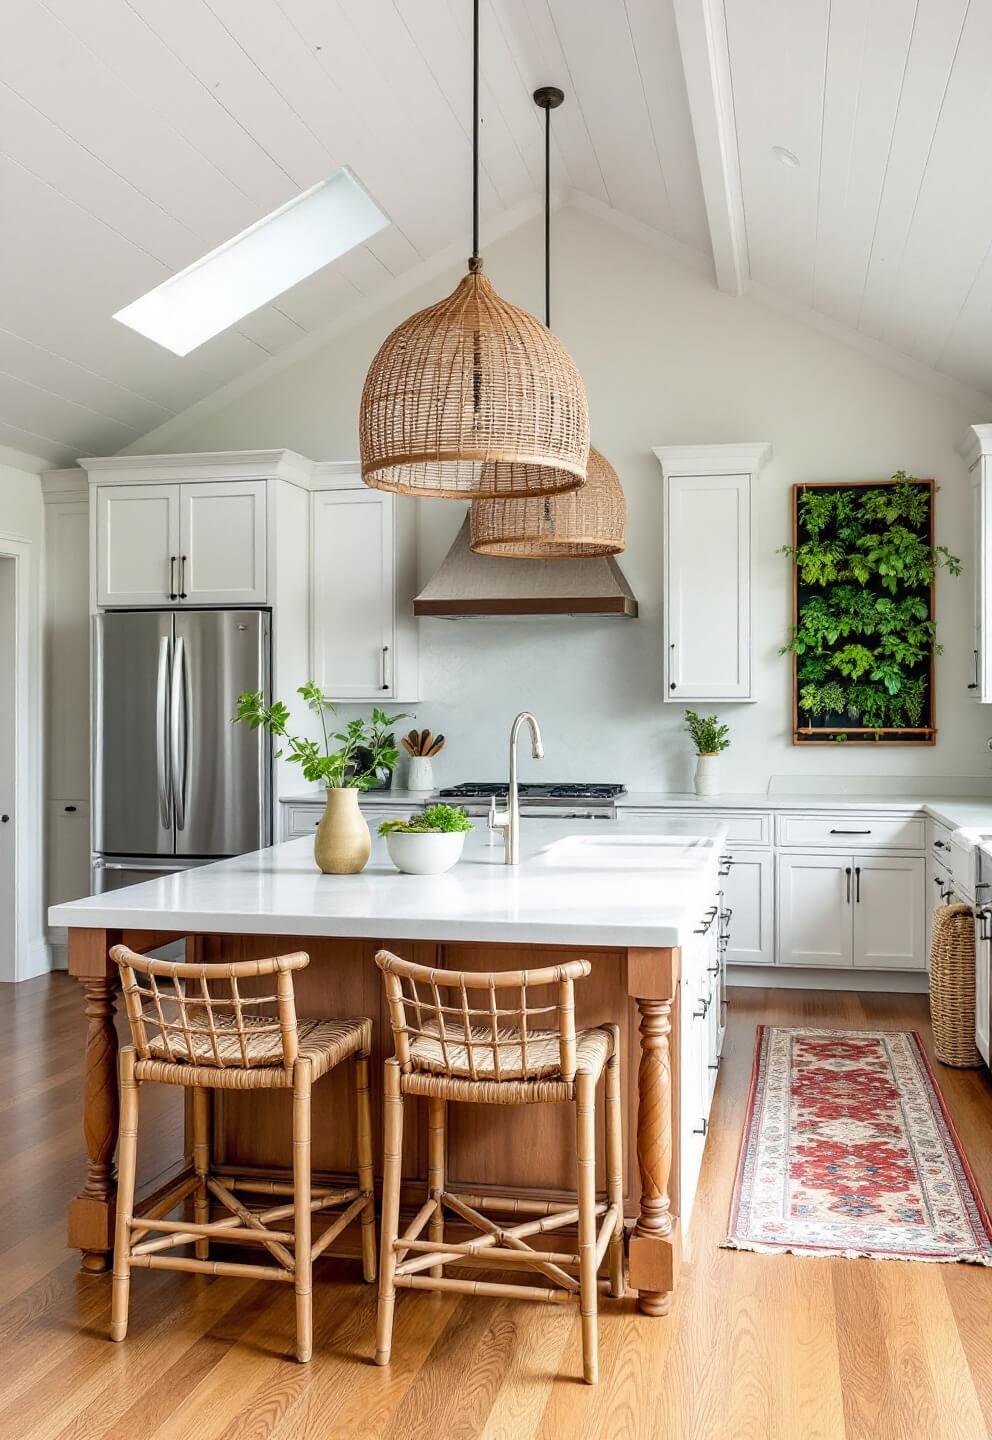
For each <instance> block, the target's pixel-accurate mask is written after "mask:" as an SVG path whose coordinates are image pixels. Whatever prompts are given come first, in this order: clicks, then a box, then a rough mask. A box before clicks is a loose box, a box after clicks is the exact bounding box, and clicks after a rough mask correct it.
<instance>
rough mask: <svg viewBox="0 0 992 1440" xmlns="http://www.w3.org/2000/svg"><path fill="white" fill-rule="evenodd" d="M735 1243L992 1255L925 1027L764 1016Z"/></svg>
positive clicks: (991, 1230) (974, 1258)
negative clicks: (808, 1022)
mask: <svg viewBox="0 0 992 1440" xmlns="http://www.w3.org/2000/svg"><path fill="white" fill-rule="evenodd" d="M726 1245H727V1247H729V1248H730V1249H735V1250H758V1251H761V1252H765V1253H769V1254H774V1253H776V1252H780V1251H785V1250H788V1251H792V1252H794V1253H796V1254H799V1255H845V1256H849V1257H851V1258H855V1257H858V1256H865V1257H870V1258H872V1259H876V1260H931V1261H952V1260H964V1261H968V1262H970V1263H972V1264H977V1265H992V1225H990V1223H989V1216H988V1213H987V1211H986V1209H985V1206H984V1205H983V1203H982V1199H981V1196H980V1195H979V1193H978V1189H977V1187H976V1185H975V1182H974V1180H973V1178H972V1175H971V1171H970V1170H969V1168H968V1162H967V1160H966V1159H965V1157H964V1155H963V1154H962V1153H961V1147H960V1144H959V1142H958V1138H957V1135H956V1134H955V1133H954V1127H953V1125H952V1124H951V1120H950V1116H949V1115H948V1113H947V1110H946V1109H945V1107H944V1102H943V1100H942V1099H941V1096H940V1092H939V1091H938V1089H937V1086H936V1084H935V1082H934V1076H933V1072H932V1070H931V1069H930V1064H929V1061H928V1060H927V1057H926V1053H925V1051H924V1049H923V1044H922V1042H921V1040H920V1037H919V1035H917V1034H916V1032H915V1031H905V1030H902V1031H890V1030H857V1031H855V1030H808V1029H782V1028H779V1027H777V1026H764V1025H759V1027H758V1035H757V1042H756V1044H755V1053H754V1069H753V1071H752V1075H751V1093H750V1096H749V1098H748V1107H747V1117H746V1120H745V1125H744V1138H743V1141H742V1144H741V1154H740V1160H739V1161H738V1166H737V1179H736V1182H735V1184H734V1197H733V1201H732V1203H731V1210H730V1234H729V1236H728V1237H727V1240H726Z"/></svg>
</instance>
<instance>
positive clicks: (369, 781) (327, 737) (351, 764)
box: [235, 680, 409, 790]
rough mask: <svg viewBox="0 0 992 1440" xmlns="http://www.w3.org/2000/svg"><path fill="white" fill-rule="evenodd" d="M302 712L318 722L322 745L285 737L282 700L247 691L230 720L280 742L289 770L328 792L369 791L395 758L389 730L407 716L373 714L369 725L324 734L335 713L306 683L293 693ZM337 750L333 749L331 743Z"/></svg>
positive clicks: (355, 722)
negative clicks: (298, 771) (297, 770)
mask: <svg viewBox="0 0 992 1440" xmlns="http://www.w3.org/2000/svg"><path fill="white" fill-rule="evenodd" d="M296 693H297V694H298V695H299V696H301V698H302V699H303V700H304V701H305V703H306V706H307V709H308V710H310V711H312V712H313V714H315V715H317V716H318V717H319V719H320V728H321V741H320V742H318V741H316V740H311V739H310V738H309V736H304V735H291V734H290V733H289V729H288V726H289V719H290V715H289V707H288V706H287V705H285V704H284V703H283V702H282V701H281V700H273V701H271V702H270V703H266V700H265V695H264V692H263V691H261V690H247V691H245V693H244V694H243V695H239V696H238V705H237V714H236V716H235V719H236V720H237V721H240V722H241V723H242V724H244V725H248V726H249V727H250V728H251V729H252V730H259V729H263V730H268V731H269V733H270V734H271V735H274V736H276V737H277V738H278V739H280V740H282V741H284V742H285V749H284V750H282V749H281V750H277V751H276V755H277V756H281V755H285V757H286V759H287V760H288V761H289V763H290V764H291V765H299V767H300V769H301V770H302V772H303V778H304V780H306V781H308V782H309V783H310V784H312V785H323V786H325V787H326V788H327V789H333V790H368V789H369V787H370V786H372V785H374V784H375V783H376V779H377V776H378V772H379V771H380V770H392V769H394V768H395V766H396V763H397V761H398V760H399V758H400V752H399V750H398V749H397V747H396V741H395V737H394V736H393V734H392V733H391V728H390V727H391V726H393V725H395V724H397V722H398V721H400V720H406V719H408V718H409V717H408V716H407V715H406V714H405V713H404V714H399V715H387V714H386V713H385V711H384V710H380V709H378V708H376V709H373V711H372V717H371V719H370V720H363V719H356V720H349V721H348V723H347V725H346V726H345V728H344V729H343V730H335V731H329V729H328V724H327V717H328V715H329V714H331V715H333V714H334V713H335V706H334V704H333V702H332V701H331V699H330V697H329V696H327V695H325V694H324V692H323V690H321V688H320V686H319V685H317V684H315V683H314V681H313V680H308V681H307V682H306V684H305V685H301V686H300V688H299V690H298V691H297V692H296ZM334 741H336V742H337V745H336V747H333V748H332V742H334Z"/></svg>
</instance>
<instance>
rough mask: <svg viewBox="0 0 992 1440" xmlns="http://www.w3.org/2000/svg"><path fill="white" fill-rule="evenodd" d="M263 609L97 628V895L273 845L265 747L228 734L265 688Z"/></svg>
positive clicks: (104, 621) (238, 729)
mask: <svg viewBox="0 0 992 1440" xmlns="http://www.w3.org/2000/svg"><path fill="white" fill-rule="evenodd" d="M269 621H270V617H269V614H268V612H267V611H263V610H180V611H177V610H113V611H104V612H103V614H101V615H98V616H97V618H96V622H95V625H96V630H95V639H94V667H93V669H94V690H93V697H94V699H93V704H94V715H93V738H94V755H93V794H94V798H95V807H94V822H93V848H94V855H93V885H94V889H95V891H96V892H97V893H98V894H99V893H102V892H103V891H107V890H116V889H119V888H120V887H121V886H122V885H132V884H135V883H136V882H137V881H139V880H147V879H150V878H152V876H154V875H165V874H168V873H169V872H171V871H176V870H185V869H187V868H189V867H190V866H193V865H199V864H204V863H205V862H207V861H210V860H219V859H222V858H224V857H225V856H230V855H241V854H244V853H245V852H246V851H248V850H258V849H260V848H261V847H262V846H264V845H269V844H271V840H272V792H271V767H272V749H271V743H270V741H269V739H268V736H267V735H266V734H265V732H264V731H261V730H250V729H249V728H248V727H247V726H245V725H236V724H233V723H232V722H233V719H234V715H235V710H236V703H237V698H238V696H239V695H240V694H242V693H243V692H244V691H245V690H264V691H266V692H268V690H269V672H270V660H269Z"/></svg>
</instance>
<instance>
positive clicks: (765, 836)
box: [617, 806, 772, 845]
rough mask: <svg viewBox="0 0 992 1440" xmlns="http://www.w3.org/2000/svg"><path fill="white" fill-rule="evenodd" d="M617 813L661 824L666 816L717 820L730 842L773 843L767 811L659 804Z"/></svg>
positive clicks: (623, 808) (622, 809)
mask: <svg viewBox="0 0 992 1440" xmlns="http://www.w3.org/2000/svg"><path fill="white" fill-rule="evenodd" d="M617 814H618V815H619V816H620V817H623V816H629V817H630V818H631V819H635V820H656V821H657V822H658V824H659V825H661V824H662V822H663V821H664V820H665V818H666V816H667V817H671V818H672V819H675V820H711V821H712V820H715V821H716V822H717V823H718V824H720V825H726V827H727V844H728V845H770V844H771V843H772V817H771V815H770V814H768V813H767V812H765V813H763V814H752V813H749V812H747V811H742V810H715V809H714V810H710V809H709V808H708V807H707V808H706V809H704V808H703V807H702V806H699V807H698V808H697V807H693V809H691V810H670V809H669V808H668V807H667V806H665V807H661V806H659V807H658V808H657V809H655V808H654V807H651V806H639V807H637V808H633V807H628V806H622V807H620V809H618V811H617Z"/></svg>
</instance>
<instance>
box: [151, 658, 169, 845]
mask: <svg viewBox="0 0 992 1440" xmlns="http://www.w3.org/2000/svg"><path fill="white" fill-rule="evenodd" d="M171 649H172V643H171V641H170V639H169V637H168V635H163V636H161V637H160V639H159V642H158V679H157V683H156V690H155V759H156V763H157V770H158V808H159V814H160V815H161V818H162V828H163V830H171V829H172V766H171V764H170V755H171V746H170V743H169V697H170V688H169V662H170V660H171V658H172V656H171V654H170V651H171Z"/></svg>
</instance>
